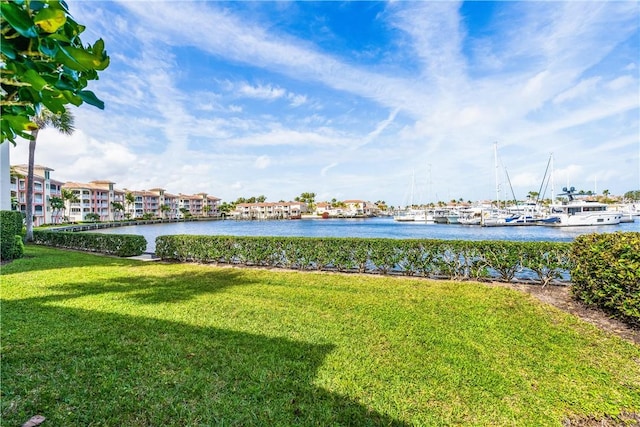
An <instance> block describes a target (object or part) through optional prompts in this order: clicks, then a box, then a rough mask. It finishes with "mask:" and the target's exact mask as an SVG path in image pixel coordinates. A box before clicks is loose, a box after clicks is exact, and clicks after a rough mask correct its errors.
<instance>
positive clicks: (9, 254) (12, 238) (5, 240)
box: [0, 211, 24, 261]
mask: <svg viewBox="0 0 640 427" xmlns="http://www.w3.org/2000/svg"><path fill="white" fill-rule="evenodd" d="M18 242H19V243H18ZM23 252H24V245H23V243H22V213H21V212H17V211H0V260H2V261H8V260H11V259H15V258H20V257H21V256H22V254H23Z"/></svg>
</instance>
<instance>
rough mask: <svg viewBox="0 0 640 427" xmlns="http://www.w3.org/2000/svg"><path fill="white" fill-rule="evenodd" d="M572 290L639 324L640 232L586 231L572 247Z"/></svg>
mask: <svg viewBox="0 0 640 427" xmlns="http://www.w3.org/2000/svg"><path fill="white" fill-rule="evenodd" d="M571 259H572V261H573V269H572V270H571V277H572V282H573V284H572V287H571V290H572V292H573V294H574V295H575V296H576V297H577V298H578V299H579V300H581V301H583V302H585V303H586V304H589V305H594V306H598V307H600V308H602V309H604V310H607V311H608V312H610V313H612V314H614V315H616V316H618V317H621V318H622V319H624V320H626V321H628V322H630V323H633V324H636V325H640V233H638V232H626V233H621V232H617V233H604V234H587V235H583V236H579V237H578V238H576V240H575V242H574V244H573V249H572V251H571Z"/></svg>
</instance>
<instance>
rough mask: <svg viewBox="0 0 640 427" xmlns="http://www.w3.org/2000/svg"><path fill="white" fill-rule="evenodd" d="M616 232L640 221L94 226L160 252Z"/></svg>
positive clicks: (561, 238)
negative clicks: (274, 241) (176, 243)
mask: <svg viewBox="0 0 640 427" xmlns="http://www.w3.org/2000/svg"><path fill="white" fill-rule="evenodd" d="M616 231H638V232H640V221H636V222H632V223H623V224H619V225H606V226H593V227H544V226H513V227H480V226H469V225H445V224H425V223H411V222H396V221H394V220H393V219H392V218H366V219H326V220H323V219H302V220H272V221H236V220H225V221H194V222H177V223H165V224H150V225H135V226H127V227H118V228H106V229H101V230H95V231H94V230H92V232H96V233H110V234H139V235H142V236H144V237H145V238H146V239H147V252H155V240H156V237H158V236H162V235H172V234H193V235H227V236H302V237H379V238H392V239H450V240H514V241H556V242H571V241H573V240H574V239H575V238H576V237H577V236H579V235H581V234H586V233H611V232H616Z"/></svg>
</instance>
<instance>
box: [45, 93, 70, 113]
mask: <svg viewBox="0 0 640 427" xmlns="http://www.w3.org/2000/svg"><path fill="white" fill-rule="evenodd" d="M42 103H43V104H44V106H45V107H47V109H48V110H49V111H51V112H52V113H56V114H60V113H62V112H63V111H65V106H64V105H65V98H64V96H62V94H61V93H60V92H58V91H56V92H50V91H46V92H43V94H42Z"/></svg>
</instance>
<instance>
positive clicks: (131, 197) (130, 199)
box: [124, 191, 136, 219]
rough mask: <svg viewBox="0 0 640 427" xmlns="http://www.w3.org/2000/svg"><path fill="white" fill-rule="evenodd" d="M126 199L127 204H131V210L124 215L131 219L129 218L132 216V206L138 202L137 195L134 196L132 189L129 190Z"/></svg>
mask: <svg viewBox="0 0 640 427" xmlns="http://www.w3.org/2000/svg"><path fill="white" fill-rule="evenodd" d="M124 200H125V203H126V204H127V206H129V211H128V212H127V213H125V214H124V216H125V217H126V218H127V219H129V218H131V207H132V206H133V204H134V203H135V202H136V196H134V195H133V193H132V192H131V191H129V192H128V193H127V194H125V196H124Z"/></svg>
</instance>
